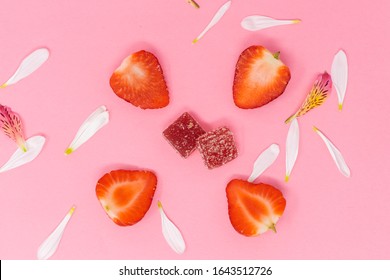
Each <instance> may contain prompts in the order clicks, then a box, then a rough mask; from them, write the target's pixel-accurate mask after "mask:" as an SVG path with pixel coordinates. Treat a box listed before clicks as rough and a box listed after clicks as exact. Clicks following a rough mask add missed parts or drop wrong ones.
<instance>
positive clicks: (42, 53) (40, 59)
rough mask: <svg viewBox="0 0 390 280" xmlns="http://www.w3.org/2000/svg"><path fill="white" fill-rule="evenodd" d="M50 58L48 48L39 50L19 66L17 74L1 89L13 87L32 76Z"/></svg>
mask: <svg viewBox="0 0 390 280" xmlns="http://www.w3.org/2000/svg"><path fill="white" fill-rule="evenodd" d="M48 58H49V50H48V49H46V48H42V49H37V50H35V51H33V52H32V53H31V54H29V55H28V56H27V57H26V58H25V59H23V61H22V63H21V64H20V65H19V68H18V69H17V70H16V72H15V74H13V75H12V77H11V78H9V79H8V81H6V82H5V83H4V84H3V85H1V86H0V87H2V88H4V87H6V86H9V85H13V84H15V83H17V82H19V81H20V80H22V79H24V78H25V77H27V76H29V75H30V74H32V73H33V72H34V71H35V70H37V69H38V68H39V67H40V66H41V65H42V64H43V63H44V62H45V61H46V60H47V59H48Z"/></svg>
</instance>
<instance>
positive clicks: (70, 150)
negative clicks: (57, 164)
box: [65, 148, 73, 155]
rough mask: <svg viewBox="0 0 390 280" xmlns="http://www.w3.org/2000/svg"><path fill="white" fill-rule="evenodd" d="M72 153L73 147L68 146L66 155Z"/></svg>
mask: <svg viewBox="0 0 390 280" xmlns="http://www.w3.org/2000/svg"><path fill="white" fill-rule="evenodd" d="M71 153H73V149H72V148H67V149H66V150H65V155H70V154H71Z"/></svg>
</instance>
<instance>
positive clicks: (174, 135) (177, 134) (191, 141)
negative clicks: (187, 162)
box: [163, 112, 206, 158]
mask: <svg viewBox="0 0 390 280" xmlns="http://www.w3.org/2000/svg"><path fill="white" fill-rule="evenodd" d="M204 133H206V132H205V131H204V130H203V128H202V127H201V126H200V125H199V124H198V122H197V121H196V120H195V119H194V118H193V117H192V116H191V115H190V114H189V113H187V112H185V113H184V114H182V115H181V116H180V117H179V118H178V119H177V120H176V121H175V122H174V123H172V124H171V125H170V126H168V127H167V129H165V130H164V132H163V134H164V136H165V138H166V139H167V140H168V142H169V143H170V144H171V145H172V147H173V148H175V149H176V151H178V152H179V154H180V155H181V156H182V157H184V158H187V157H188V156H189V155H190V154H191V153H192V152H193V151H194V150H195V148H196V140H197V139H198V138H199V136H201V135H203V134H204Z"/></svg>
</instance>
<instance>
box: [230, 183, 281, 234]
mask: <svg viewBox="0 0 390 280" xmlns="http://www.w3.org/2000/svg"><path fill="white" fill-rule="evenodd" d="M226 195H227V199H228V211H229V219H230V222H231V224H232V226H233V227H234V229H235V230H236V231H237V232H238V233H240V234H242V235H245V236H257V235H259V234H262V233H264V232H266V231H267V230H269V229H271V230H274V231H276V229H275V224H276V222H277V221H278V220H279V217H280V216H282V214H283V212H284V209H285V207H286V200H285V198H284V197H283V194H282V193H281V192H280V191H279V190H278V189H277V188H275V187H273V186H271V185H267V184H263V183H259V184H254V183H249V182H247V181H244V180H239V179H233V180H232V181H230V182H229V183H228V185H227V187H226Z"/></svg>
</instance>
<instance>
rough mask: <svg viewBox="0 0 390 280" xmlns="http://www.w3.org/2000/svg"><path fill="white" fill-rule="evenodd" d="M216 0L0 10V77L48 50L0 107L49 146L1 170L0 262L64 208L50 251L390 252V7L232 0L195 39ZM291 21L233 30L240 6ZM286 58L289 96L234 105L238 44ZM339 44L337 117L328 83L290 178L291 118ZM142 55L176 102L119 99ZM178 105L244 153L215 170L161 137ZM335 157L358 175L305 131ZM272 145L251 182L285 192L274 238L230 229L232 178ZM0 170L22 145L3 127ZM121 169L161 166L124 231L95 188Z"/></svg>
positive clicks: (25, 253) (34, 238)
mask: <svg viewBox="0 0 390 280" xmlns="http://www.w3.org/2000/svg"><path fill="white" fill-rule="evenodd" d="M224 2H225V1H224V0H222V1H219V0H218V1H202V0H198V3H199V4H200V6H201V8H200V9H199V10H196V9H194V8H193V7H192V6H190V5H189V4H187V3H186V1H185V0H180V1H179V0H177V1H172V0H169V1H140V0H139V1H124V0H117V1H91V0H85V1H74V0H72V1H49V0H46V1H43V0H36V1H26V0H25V1H11V0H3V1H2V5H1V10H0V30H1V38H2V42H1V48H0V65H1V67H0V80H1V82H3V81H6V80H7V79H8V78H9V76H11V75H12V74H13V72H14V71H15V70H16V68H17V66H18V64H19V63H20V61H21V60H22V58H23V57H25V56H26V55H27V54H28V53H30V52H31V51H33V50H34V49H36V48H38V47H48V48H49V49H50V52H51V56H50V58H49V60H48V61H47V63H46V64H44V65H43V67H42V68H40V69H39V70H38V71H37V72H35V73H34V74H33V75H31V76H30V77H28V78H26V79H25V80H23V81H21V82H19V83H18V84H16V85H14V86H10V87H9V88H6V89H1V91H0V103H1V104H3V105H7V106H9V107H11V108H12V109H13V110H14V111H15V112H18V113H19V114H20V116H21V118H22V120H23V123H24V127H25V132H26V136H27V137H31V136H33V135H37V134H42V135H44V136H46V137H47V143H46V145H45V147H44V149H43V151H42V153H41V155H40V156H39V157H38V158H37V159H36V160H35V161H33V162H32V163H30V164H28V165H25V166H23V167H20V168H18V169H14V170H12V171H8V172H6V173H2V174H0V188H1V196H0V213H1V214H0V228H1V232H0V258H1V259H35V256H36V251H37V248H38V247H39V245H40V244H41V242H42V241H43V240H44V239H45V238H46V237H47V236H48V234H49V233H50V232H51V231H52V230H53V229H54V228H55V226H57V224H58V223H59V222H60V220H61V219H62V218H63V216H64V215H65V214H66V212H67V211H68V210H69V208H70V207H71V206H72V205H73V204H75V205H76V206H77V209H76V212H75V214H74V215H73V217H72V220H71V221H70V223H69V224H68V227H67V229H66V232H65V234H64V236H63V239H62V242H61V244H60V246H59V248H58V251H57V252H56V253H55V255H53V257H52V259H176V258H178V259H389V258H390V243H389V235H390V219H389V213H390V203H388V201H389V198H390V187H389V186H390V184H389V183H390V180H389V176H388V167H389V164H390V157H389V149H388V143H389V140H390V129H389V127H390V126H389V124H388V114H389V106H388V104H389V102H388V88H389V86H388V80H389V77H388V74H389V70H388V69H389V67H388V61H390V52H388V49H389V47H390V46H389V41H388V38H387V37H386V36H387V34H388V30H389V28H390V24H389V20H388V14H387V12H388V11H389V10H390V2H389V1H387V0H376V1H370V2H369V3H368V2H367V3H365V1H360V2H359V1H358V2H356V1H339V0H329V1H308V0H293V1H281V0H275V1H272V2H266V1H257V0H251V1H249V0H248V1H233V2H232V5H231V7H230V10H229V11H228V12H227V13H226V14H225V16H224V18H223V19H222V20H221V21H220V22H219V23H218V25H216V26H215V27H214V28H213V29H212V30H210V31H209V33H207V34H206V35H205V36H204V37H203V39H201V40H200V41H199V42H198V43H197V44H195V45H192V43H191V42H192V40H193V39H194V38H195V37H196V36H197V35H198V34H199V33H200V32H201V31H202V29H203V28H204V27H205V26H206V24H207V23H208V21H209V20H210V19H211V17H212V16H213V15H214V13H215V11H216V10H217V9H218V8H219V7H220V6H221V5H222V4H223V3H224ZM252 14H259V15H266V16H271V17H275V18H281V19H283V18H299V19H301V20H302V22H301V23H300V24H297V25H290V26H280V27H275V28H272V29H267V30H263V31H258V32H249V31H246V30H243V29H242V28H241V27H240V21H241V20H242V19H243V18H244V17H245V16H248V15H252ZM253 44H260V45H264V46H265V47H267V48H268V49H269V50H271V51H280V52H281V59H282V60H283V61H284V62H285V63H286V64H287V65H288V66H289V67H290V70H291V73H292V78H291V81H290V84H289V85H288V87H287V89H286V92H285V93H284V94H283V95H282V96H281V97H279V98H278V99H277V100H275V101H273V102H272V103H270V104H268V105H266V106H264V107H262V108H260V109H255V110H242V109H238V108H237V107H236V106H235V105H234V103H233V101H232V81H233V75H234V69H235V63H236V61H237V58H238V56H239V54H240V53H241V51H243V50H244V49H245V48H246V47H248V46H250V45H253ZM340 48H342V49H344V50H345V51H346V53H347V56H348V60H349V67H350V68H349V70H350V72H349V73H350V75H349V85H348V90H347V95H346V98H345V102H344V109H343V111H342V112H339V111H338V110H337V96H336V93H335V92H332V94H331V96H330V97H329V99H328V100H327V101H326V102H325V104H324V105H323V106H322V107H320V108H317V109H315V110H313V111H312V112H310V113H308V114H307V115H305V116H304V117H302V118H301V119H300V129H301V142H300V154H299V157H298V160H297V162H296V165H295V167H294V170H293V172H292V175H291V179H290V182H288V183H285V182H284V172H285V138H286V135H287V130H288V126H287V125H285V124H284V120H285V119H286V118H287V117H288V116H289V115H290V114H292V113H293V112H294V110H296V109H297V108H298V107H299V105H300V103H301V102H302V100H303V99H304V98H305V95H306V93H307V91H308V90H309V89H310V88H311V83H312V82H313V81H314V79H315V77H316V76H317V75H318V74H319V73H321V72H323V71H324V70H327V71H330V67H331V63H332V59H333V56H334V54H335V53H336V52H337V51H338V50H339V49H340ZM140 49H146V50H149V51H152V52H153V53H154V54H155V55H156V56H157V57H158V58H159V60H160V63H161V65H162V67H163V70H164V74H165V78H166V81H167V84H168V87H169V90H170V97H171V102H170V104H169V106H168V107H166V108H164V109H160V110H147V111H144V110H141V109H138V108H135V107H133V106H132V105H130V104H128V103H126V102H124V101H122V100H121V99H119V98H118V97H116V96H115V94H114V93H113V92H112V90H111V88H110V86H109V77H110V75H111V73H112V72H113V70H114V69H115V68H116V67H117V66H118V65H119V64H120V62H121V61H122V59H123V58H124V57H125V56H127V55H129V54H131V53H133V52H135V51H138V50H140ZM100 105H106V106H107V108H108V110H109V111H110V117H111V120H110V123H109V124H108V125H107V126H106V127H104V128H103V129H102V130H101V131H99V132H98V134H96V135H95V136H94V137H93V138H92V139H91V140H90V141H89V142H87V143H86V144H85V145H83V146H82V147H81V148H79V150H77V151H76V152H75V153H74V154H72V155H70V156H65V155H64V153H63V152H64V150H65V148H66V147H67V145H68V144H69V143H70V142H71V140H72V138H73V136H74V135H75V133H76V131H77V129H78V128H79V126H80V124H81V123H82V122H83V121H84V119H85V118H86V117H87V116H88V115H89V114H90V113H91V112H92V111H93V110H94V109H95V108H97V107H98V106H100ZM184 111H188V112H190V113H191V114H192V115H193V116H194V117H195V118H196V119H197V120H199V122H200V123H201V124H202V125H203V126H204V128H205V129H207V130H211V129H214V128H216V127H219V126H222V125H226V126H228V127H229V128H230V129H231V130H232V131H233V132H234V134H235V137H236V139H237V142H238V150H239V156H238V158H236V159H235V160H233V161H232V162H230V163H228V164H227V165H225V166H223V167H220V168H217V169H215V170H208V169H207V168H206V167H205V166H204V165H203V162H202V159H201V157H200V155H199V153H198V152H195V153H194V154H192V155H191V156H190V157H189V158H188V159H183V158H182V157H180V155H178V154H176V153H175V151H174V150H173V149H172V147H171V146H170V145H169V144H168V143H167V142H166V140H165V139H164V137H163V136H162V131H163V130H164V129H165V128H166V127H167V126H168V125H169V124H170V123H171V122H172V121H174V120H175V119H176V118H177V117H178V116H179V115H180V114H182V113H183V112H184ZM313 125H315V126H317V127H318V128H319V129H321V130H322V131H323V132H324V133H325V134H326V135H327V136H328V137H329V138H330V139H331V140H332V141H333V142H334V143H335V144H336V146H337V147H338V148H339V149H340V150H341V152H342V153H343V155H344V157H345V159H346V161H347V163H348V165H349V167H350V169H351V172H352V176H351V178H345V177H343V176H342V175H341V173H340V172H339V171H338V170H337V168H336V166H335V164H334V162H333V161H332V159H331V157H330V155H329V153H328V151H327V150H326V148H325V145H324V143H323V142H322V141H321V139H320V138H319V137H318V135H316V134H315V133H314V132H313V130H312V126H313ZM271 143H278V144H279V145H280V147H281V154H280V156H279V158H278V159H277V161H276V162H275V164H274V165H273V166H271V168H269V169H268V170H267V171H266V172H265V173H264V174H263V175H262V177H261V178H260V179H259V180H258V181H262V182H265V183H270V184H273V185H275V186H277V187H278V188H280V189H281V190H282V192H283V193H284V196H285V197H286V200H287V207H286V210H285V213H284V215H283V216H282V218H281V219H280V220H279V222H278V224H277V229H278V233H277V234H274V233H273V232H267V233H266V234H264V235H262V236H259V237H256V238H246V237H243V236H241V235H239V234H237V233H236V232H235V231H234V229H233V228H232V226H231V225H230V222H229V218H228V215H227V200H226V195H225V186H226V184H227V183H228V182H229V181H230V180H231V179H233V178H246V177H247V176H249V174H250V173H251V170H252V164H253V162H254V160H255V159H256V158H257V156H258V154H259V153H260V152H261V151H263V150H264V149H265V148H266V147H268V146H269V145H270V144H271ZM0 146H1V151H0V163H1V164H2V163H4V162H5V161H6V160H7V159H8V158H9V156H10V155H11V154H12V153H13V152H14V150H15V149H16V146H15V144H14V143H12V141H10V140H9V139H7V138H6V136H4V135H2V134H1V135H0ZM117 168H146V169H151V170H153V171H155V173H156V174H157V176H158V179H159V183H158V187H157V191H156V194H155V199H154V201H153V204H152V207H151V208H150V210H149V212H148V213H147V214H146V216H145V218H144V219H143V220H142V221H141V222H140V223H138V224H137V225H135V226H133V227H127V228H123V227H119V226H117V225H115V224H114V223H113V222H112V221H111V220H110V219H109V218H108V217H107V216H106V214H105V213H104V211H103V209H102V208H101V206H100V204H99V202H98V201H97V199H96V196H95V184H96V182H97V180H98V179H99V178H100V177H101V176H102V175H103V174H104V173H105V172H108V171H110V170H112V169H117ZM157 200H161V201H162V203H163V205H164V209H165V211H166V213H167V215H168V216H169V217H170V218H171V219H172V220H173V221H174V222H175V223H176V224H177V225H178V226H179V228H180V229H181V231H182V233H183V235H184V238H185V240H186V244H187V250H186V252H185V253H184V254H183V255H177V254H175V253H174V252H173V251H172V250H171V249H170V248H169V247H168V245H167V244H166V242H165V240H164V239H163V236H162V234H161V227H160V216H159V213H158V208H157Z"/></svg>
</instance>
